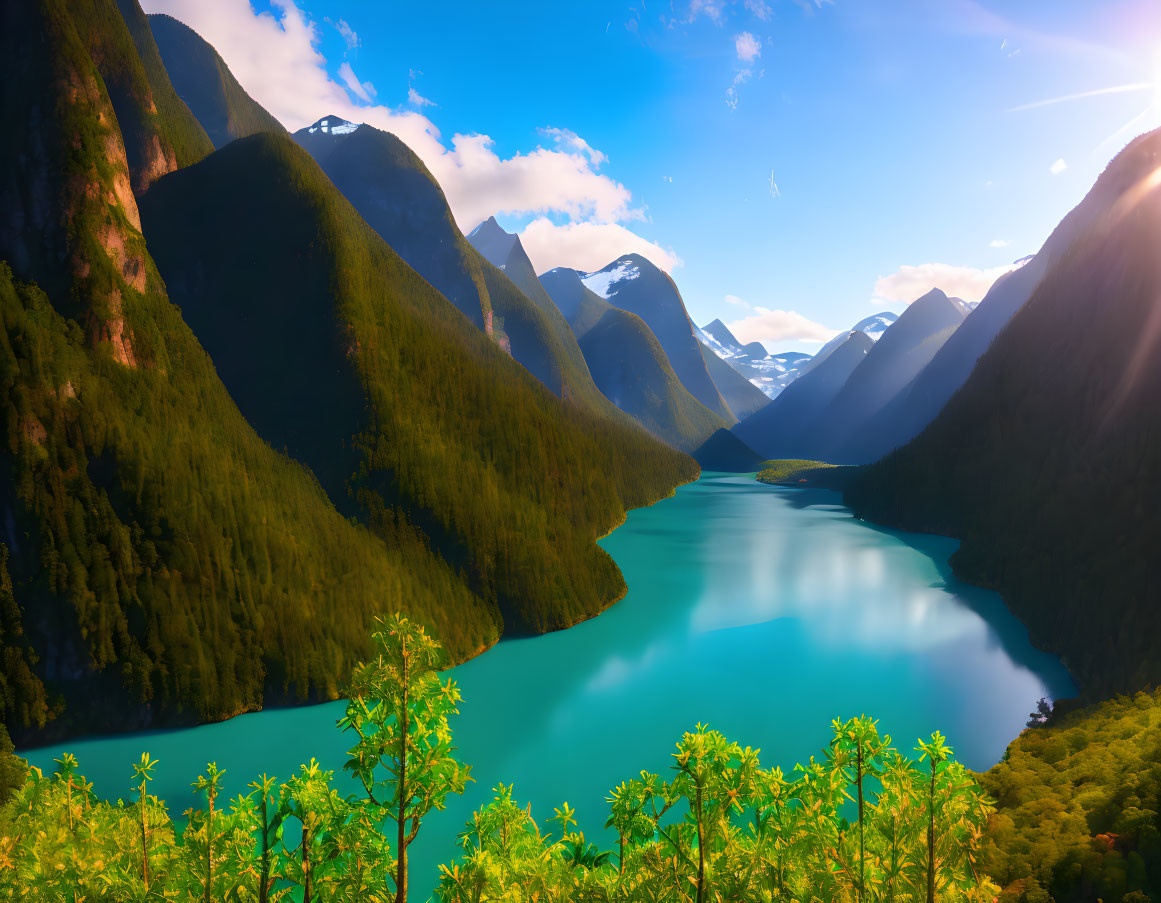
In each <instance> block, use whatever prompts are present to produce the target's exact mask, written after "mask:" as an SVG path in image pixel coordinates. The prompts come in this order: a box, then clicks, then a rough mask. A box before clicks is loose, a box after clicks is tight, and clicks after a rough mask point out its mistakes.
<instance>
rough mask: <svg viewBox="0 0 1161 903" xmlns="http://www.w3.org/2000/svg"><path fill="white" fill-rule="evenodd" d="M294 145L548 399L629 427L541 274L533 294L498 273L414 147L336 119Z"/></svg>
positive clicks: (319, 124) (306, 133)
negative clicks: (549, 393)
mask: <svg viewBox="0 0 1161 903" xmlns="http://www.w3.org/2000/svg"><path fill="white" fill-rule="evenodd" d="M294 139H295V141H297V142H298V143H299V144H301V145H302V146H303V147H304V148H306V150H307V151H308V152H309V153H310V154H311V156H313V157H314V158H315V160H316V161H317V162H318V164H319V165H320V166H321V167H322V169H323V172H325V173H326V174H327V176H328V177H329V178H330V179H331V181H332V182H333V183H334V184H335V186H336V187H337V188H338V189H339V190H340V191H341V192H342V193H343V195H344V196H345V197H346V198H347V200H348V201H350V202H351V204H352V205H353V206H354V208H355V209H356V210H357V211H358V212H359V214H360V216H362V217H363V218H364V219H365V220H366V221H367V223H368V224H370V226H371V228H373V229H374V230H375V231H376V232H378V233H379V235H380V236H381V237H382V238H383V240H384V241H386V242H387V244H388V245H390V246H391V248H392V250H394V251H395V252H396V253H397V254H398V255H399V256H400V257H402V258H403V259H404V260H405V261H406V262H407V263H408V264H409V265H410V266H412V267H414V268H415V270H416V271H417V272H418V273H419V274H420V275H421V276H422V277H423V278H424V279H426V280H427V281H428V282H430V283H431V284H432V285H433V286H434V287H435V288H436V289H437V290H438V291H439V292H440V293H441V294H443V295H444V296H445V297H447V299H448V300H450V301H451V302H452V303H453V304H454V305H455V306H456V307H457V308H459V310H460V311H461V312H462V313H463V314H464V315H466V316H467V317H468V318H469V319H470V320H472V322H473V323H475V324H476V326H477V327H478V328H480V329H482V330H483V331H484V332H485V333H487V334H488V335H490V336H492V337H493V339H494V340H495V341H496V342H497V343H499V344H500V346H501V347H503V348H505V349H506V350H507V351H509V352H510V353H511V355H512V357H513V358H515V359H516V360H517V361H519V362H520V363H521V364H523V365H524V367H525V368H526V369H527V370H528V371H529V372H530V373H531V374H532V375H533V376H535V377H536V378H537V379H538V380H540V382H541V383H543V384H544V385H545V386H547V387H548V389H549V390H550V391H552V392H553V393H555V394H556V395H559V396H561V397H562V398H567V399H568V400H569V401H571V402H572V403H574V404H576V405H578V406H580V407H582V408H585V409H586V410H588V411H590V412H593V413H597V414H600V415H603V416H606V417H608V418H610V419H612V420H614V421H616V422H618V423H621V424H622V425H624V426H631V425H632V421H631V420H630V419H629V418H628V417H626V416H625V415H624V414H622V413H621V412H620V411H619V410H617V408H616V407H614V406H613V404H612V403H610V402H609V400H608V399H606V398H605V397H604V396H603V395H602V394H601V393H600V391H599V390H598V389H597V387H596V385H595V384H594V383H593V379H592V376H591V375H590V374H589V370H588V366H587V365H586V364H585V359H584V356H583V355H582V353H581V350H580V348H579V347H577V342H576V339H575V338H574V337H573V335H572V333H571V331H570V330H569V328H568V324H567V323H566V322H565V321H564V318H563V317H562V316H561V315H560V311H558V310H557V309H556V306H555V305H554V304H553V303H552V301H551V300H550V299H549V298H548V296H547V295H545V293H544V290H543V289H542V288H541V287H540V284H539V283H538V282H536V276H535V274H534V273H533V274H532V277H531V285H530V286H529V288H527V289H526V288H525V287H524V286H528V285H529V282H528V280H527V279H525V280H523V284H518V283H516V282H514V281H513V279H511V278H509V277H510V276H512V275H514V273H513V272H507V271H502V270H501V269H500V268H499V267H497V266H495V265H493V263H492V262H489V260H488V259H487V258H486V255H482V254H481V253H480V252H479V251H478V250H477V249H476V248H475V247H473V246H472V244H471V243H470V242H469V241H468V240H467V239H465V238H464V236H463V234H462V233H461V232H460V230H459V228H458V227H457V226H456V222H455V218H454V217H453V216H452V212H451V208H450V207H448V203H447V199H446V198H445V197H444V194H443V190H442V189H441V188H440V187H439V183H438V182H436V180H435V178H434V176H432V174H431V173H430V172H429V171H428V169H427V167H426V166H424V165H423V161H421V160H420V159H419V157H418V156H416V154H415V153H414V152H413V151H412V150H411V149H410V148H409V147H407V145H405V144H404V143H403V142H402V141H400V140H399V139H398V138H396V137H395V136H394V135H392V134H390V133H389V132H383V131H380V130H379V129H376V128H374V127H372V126H369V125H358V126H356V125H355V124H354V123H347V122H345V121H344V120H342V119H339V118H338V117H337V116H326V117H323V119H320V120H319V121H318V122H317V123H315V124H314V125H312V126H310V127H309V128H305V129H300V130H299V131H298V132H296V133H295V135H294ZM497 228H499V227H497ZM521 253H523V252H521ZM528 269H529V271H531V264H528ZM529 292H531V294H529Z"/></svg>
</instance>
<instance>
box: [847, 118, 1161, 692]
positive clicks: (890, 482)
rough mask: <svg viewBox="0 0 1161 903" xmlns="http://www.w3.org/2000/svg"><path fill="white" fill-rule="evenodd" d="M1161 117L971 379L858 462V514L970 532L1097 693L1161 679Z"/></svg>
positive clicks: (979, 575) (852, 499)
mask: <svg viewBox="0 0 1161 903" xmlns="http://www.w3.org/2000/svg"><path fill="white" fill-rule="evenodd" d="M1159 166H1161V132H1153V133H1150V134H1149V135H1146V136H1144V137H1142V138H1139V139H1137V140H1136V141H1135V142H1133V143H1132V144H1131V145H1129V147H1128V148H1126V149H1125V150H1124V151H1123V152H1122V153H1121V154H1120V155H1119V156H1118V157H1117V159H1116V160H1114V161H1113V163H1112V164H1110V166H1109V168H1108V170H1107V171H1106V173H1105V175H1104V176H1102V177H1101V180H1102V182H1103V183H1105V184H1120V185H1122V186H1123V191H1122V193H1121V199H1120V200H1119V201H1118V202H1117V203H1116V204H1112V205H1110V206H1109V208H1108V210H1107V211H1106V212H1105V213H1104V214H1103V215H1101V216H1099V217H1097V218H1096V219H1095V220H1094V221H1093V222H1092V223H1090V224H1089V225H1088V226H1087V228H1086V229H1084V230H1083V231H1081V232H1080V233H1079V234H1078V235H1077V237H1076V238H1075V240H1074V241H1073V244H1072V247H1071V249H1070V250H1069V251H1068V253H1066V254H1063V255H1061V257H1060V258H1058V259H1056V260H1054V262H1053V263H1052V265H1051V266H1050V267H1049V268H1048V269H1047V271H1046V273H1045V275H1044V277H1043V278H1042V279H1041V281H1040V283H1039V285H1038V286H1037V288H1036V290H1035V292H1034V293H1033V294H1032V297H1031V298H1030V299H1029V300H1028V302H1027V303H1026V304H1025V305H1024V306H1023V307H1022V308H1021V309H1020V310H1019V311H1018V312H1017V313H1016V314H1015V316H1014V317H1013V318H1012V320H1011V321H1010V322H1009V323H1008V325H1007V327H1006V328H1005V329H1004V330H1003V331H1002V332H1001V333H1000V334H999V336H998V337H997V338H996V340H995V342H994V343H993V344H992V346H991V348H990V349H989V350H988V351H987V352H986V353H985V354H984V356H983V357H982V358H980V361H979V363H978V364H977V365H976V369H975V371H974V373H973V374H972V376H971V378H970V379H969V380H968V382H967V383H966V384H965V385H964V386H963V387H962V388H961V389H960V390H959V392H958V393H957V394H956V395H955V396H953V398H952V400H951V401H950V402H949V403H948V404H947V406H946V407H945V408H944V410H943V412H942V413H941V414H940V415H939V417H937V418H936V420H935V421H934V422H933V423H932V424H931V425H930V426H929V427H928V428H927V429H926V430H925V431H924V432H923V433H921V434H920V435H919V436H918V437H917V438H916V439H915V440H914V441H912V442H911V443H910V444H908V445H907V446H905V447H904V448H902V449H900V450H898V451H896V452H895V453H894V454H891V455H889V456H888V457H887V458H885V459H883V460H882V461H881V462H879V463H878V464H876V465H874V466H872V467H871V468H869V469H868V470H867V471H865V473H863V474H862V475H860V476H859V478H858V479H856V480H855V482H854V483H853V484H852V486H851V488H850V489H849V491H848V492H847V500H848V503H849V504H850V505H851V506H852V507H853V508H854V509H855V511H856V512H857V513H858V514H859V515H860V516H863V517H867V518H870V519H873V520H877V521H884V522H887V523H891V524H895V525H898V526H900V527H902V528H903V529H909V530H924V531H933V532H939V533H946V534H949V535H952V536H957V537H960V538H962V545H961V547H960V550H959V551H958V552H957V553H956V555H955V557H954V558H953V565H954V567H955V570H956V572H957V573H958V574H960V575H961V576H963V577H965V578H966V579H968V580H971V581H973V582H976V583H980V584H983V585H986V586H990V587H994V588H995V589H998V590H999V591H1000V592H1002V593H1003V595H1004V598H1005V600H1006V602H1007V603H1008V605H1009V606H1010V607H1011V609H1012V610H1013V611H1014V612H1015V613H1016V614H1017V615H1018V616H1019V617H1020V618H1021V619H1022V620H1023V621H1024V622H1025V623H1026V624H1027V625H1028V627H1029V630H1030V631H1031V635H1032V638H1033V640H1034V641H1035V642H1037V643H1039V644H1041V645H1043V646H1045V647H1047V648H1049V649H1051V650H1053V651H1055V652H1058V653H1061V654H1062V656H1063V658H1064V660H1065V662H1066V663H1067V664H1068V666H1069V667H1070V669H1071V670H1072V671H1073V673H1074V674H1076V675H1077V676H1078V677H1079V678H1080V681H1081V683H1082V684H1083V689H1084V691H1085V694H1086V695H1087V697H1088V698H1090V699H1095V698H1102V697H1104V696H1107V695H1108V694H1109V693H1111V692H1116V691H1124V692H1133V691H1136V690H1138V689H1141V688H1143V687H1147V686H1153V685H1157V684H1159V683H1161V656H1158V654H1157V637H1158V636H1159V635H1161V606H1159V605H1158V587H1159V586H1161V555H1159V554H1158V550H1159V549H1161V507H1159V506H1158V504H1157V502H1158V500H1159V499H1161V330H1159V329H1158V325H1157V324H1158V302H1157V299H1158V298H1159V297H1161V269H1159V268H1158V266H1157V262H1156V261H1157V254H1156V249H1157V247H1158V246H1159V245H1161V201H1159V197H1161V195H1159V190H1158V186H1159V182H1158V179H1157V172H1158V167H1159Z"/></svg>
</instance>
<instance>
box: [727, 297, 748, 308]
mask: <svg viewBox="0 0 1161 903" xmlns="http://www.w3.org/2000/svg"><path fill="white" fill-rule="evenodd" d="M722 300H723V301H725V302H726V304H733V305H736V306H738V307H749V306H750V303H749V302H748V301H743V300H742V299H741V298H739V297H738V296H737V295H726V297H725V298H723V299H722Z"/></svg>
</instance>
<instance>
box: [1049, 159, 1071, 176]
mask: <svg viewBox="0 0 1161 903" xmlns="http://www.w3.org/2000/svg"><path fill="white" fill-rule="evenodd" d="M1066 169H1068V164H1067V163H1065V162H1064V158H1063V157H1062V158H1061V159H1059V160H1057V161H1056V162H1055V163H1053V164H1052V165H1051V166H1050V167H1048V171H1049V172H1050V173H1052V174H1053V175H1054V176H1058V175H1060V174H1061V173H1062V172H1064V171H1065V170H1066Z"/></svg>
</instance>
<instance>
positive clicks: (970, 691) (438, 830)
mask: <svg viewBox="0 0 1161 903" xmlns="http://www.w3.org/2000/svg"><path fill="white" fill-rule="evenodd" d="M601 545H602V546H603V547H604V548H605V549H606V550H607V551H608V552H609V553H610V554H611V555H612V556H613V558H614V559H616V561H617V563H618V564H619V565H620V567H621V570H622V571H623V573H624V575H625V579H626V581H627V582H628V585H629V593H628V595H627V596H626V597H625V599H624V600H622V601H621V602H619V603H618V604H616V605H614V606H613V607H612V608H610V609H609V610H608V611H606V612H605V613H604V614H602V615H600V616H599V617H597V618H594V619H592V620H590V621H587V622H585V623H583V624H580V625H578V626H576V627H574V628H572V629H570V630H567V631H563V632H560V633H555V634H549V635H547V636H542V637H536V638H532V639H519V640H506V641H504V642H502V643H500V644H499V645H497V646H496V647H495V648H494V649H492V650H490V651H489V652H487V653H485V654H484V655H482V656H480V657H478V658H476V659H474V660H472V661H470V662H467V663H466V664H464V665H461V666H459V667H458V668H456V669H455V671H454V672H453V673H454V677H455V679H456V681H457V682H458V683H459V685H460V688H461V690H462V692H463V704H462V707H461V710H462V714H461V715H460V716H459V717H458V718H457V719H456V720H455V722H454V724H453V730H454V732H455V736H456V741H457V745H458V746H459V750H460V752H459V755H460V758H461V759H462V760H463V761H465V762H467V763H468V764H470V765H471V766H472V769H473V774H474V776H475V778H476V783H475V784H472V785H469V791H468V793H467V794H466V795H465V796H464V797H462V798H457V799H455V800H453V801H452V803H451V805H450V806H449V809H448V811H446V812H442V813H437V814H436V815H434V816H432V817H431V818H429V819H428V820H427V821H425V822H424V825H423V829H422V831H421V833H420V836H419V839H418V840H417V841H416V843H415V844H414V845H413V846H412V847H411V865H412V879H411V881H412V887H413V890H414V891H415V892H416V894H417V897H418V898H422V897H421V896H420V895H422V894H425V893H427V892H429V891H430V890H431V889H432V888H433V887H434V886H435V883H436V880H437V870H436V866H437V863H439V862H447V861H450V860H451V859H452V858H453V857H454V855H455V853H456V846H455V835H456V833H457V832H458V831H459V830H460V829H461V828H462V826H463V824H464V822H465V821H466V820H467V817H468V815H469V813H470V812H471V811H472V810H473V809H474V808H476V807H477V806H479V805H480V804H481V803H482V802H484V801H485V800H486V799H487V798H488V797H489V796H490V788H491V787H493V786H494V785H495V784H497V783H498V782H503V783H505V784H515V796H516V797H517V798H518V799H519V800H521V801H523V802H531V803H532V811H533V815H534V816H535V817H537V818H538V819H539V820H540V821H541V823H542V826H543V827H544V828H545V829H546V830H547V828H549V827H551V825H548V824H545V822H546V820H547V817H548V816H551V815H552V809H553V806H559V805H560V803H561V802H562V801H565V800H567V801H568V802H569V803H570V804H571V805H573V806H575V807H576V809H577V813H578V817H579V819H580V825H581V827H582V828H583V829H584V830H585V831H586V833H588V834H589V837H590V839H592V840H596V841H597V842H598V843H599V844H600V845H601V846H602V847H603V848H609V847H610V846H611V845H612V844H611V841H610V840H609V839H608V838H605V837H603V836H602V835H601V830H602V825H603V824H604V819H605V816H606V814H607V813H606V806H605V802H604V800H605V797H606V794H607V792H608V791H609V790H610V789H611V788H613V787H615V786H616V785H617V784H619V783H620V782H621V781H622V780H625V779H626V778H629V777H633V776H635V775H636V774H637V773H638V772H639V771H640V770H641V769H642V768H646V769H649V770H650V771H657V772H662V773H665V772H666V771H667V769H668V767H669V761H670V753H671V751H672V750H673V748H674V743H675V742H676V741H677V739H678V738H679V737H680V735H681V733H682V731H684V730H686V729H689V728H691V727H693V726H694V725H695V724H697V723H698V722H699V721H701V722H705V723H707V724H709V725H710V726H712V727H715V728H717V729H718V730H721V731H722V732H724V733H725V734H726V735H727V736H729V737H730V738H731V739H734V740H737V741H739V742H740V743H742V744H743V745H748V746H754V747H759V748H761V750H762V761H763V763H764V764H768V765H772V764H780V765H782V766H783V767H784V768H789V767H790V766H792V765H793V764H794V763H795V762H797V761H802V760H805V759H806V758H808V757H809V756H810V755H812V754H814V753H817V752H818V751H819V749H820V748H821V747H823V746H824V745H825V744H826V742H827V740H828V739H829V731H830V721H831V719H832V718H833V717H836V716H841V717H844V718H846V717H850V716H852V715H858V714H861V713H867V714H870V715H872V716H874V717H877V718H878V719H880V723H879V727H880V730H881V731H884V732H886V733H889V734H891V736H892V737H894V738H895V742H896V745H897V746H898V748H900V749H901V750H904V751H910V750H911V748H912V747H913V746H914V745H915V740H916V738H917V737H919V736H924V737H926V736H927V735H929V734H930V733H931V732H932V731H934V730H936V729H939V730H942V731H943V732H944V733H945V734H946V735H947V736H948V738H949V741H950V743H951V745H952V747H953V748H954V749H955V752H956V755H957V757H958V758H959V759H960V760H961V761H963V762H964V763H965V764H967V765H968V766H969V767H971V768H975V769H985V768H987V767H989V766H991V765H992V764H994V763H995V762H996V761H997V760H998V759H999V757H1000V756H1001V755H1002V754H1003V751H1004V748H1005V747H1006V746H1007V744H1008V743H1009V742H1010V741H1011V740H1012V738H1013V737H1015V736H1016V735H1017V734H1018V733H1019V732H1020V730H1021V729H1022V728H1023V727H1024V722H1025V721H1026V720H1027V717H1028V713H1029V712H1030V711H1031V710H1032V709H1033V708H1035V704H1036V701H1037V700H1038V699H1039V698H1040V697H1042V696H1048V697H1052V698H1059V697H1063V696H1069V695H1072V694H1073V693H1074V692H1075V690H1074V687H1073V684H1072V681H1071V680H1070V679H1069V676H1068V673H1067V672H1066V671H1065V669H1064V668H1063V666H1062V665H1061V664H1060V662H1059V661H1057V660H1056V659H1055V658H1053V657H1052V656H1049V655H1046V654H1044V653H1041V652H1038V651H1037V650H1035V649H1033V648H1032V647H1031V645H1030V644H1029V642H1028V635H1027V631H1026V630H1025V629H1024V627H1023V626H1022V625H1021V624H1020V623H1019V622H1018V621H1017V620H1016V619H1015V618H1014V617H1013V616H1012V615H1011V614H1010V613H1009V612H1008V611H1007V609H1006V608H1005V607H1004V605H1003V603H1002V602H1001V600H1000V598H999V597H998V596H997V595H996V594H994V593H991V592H988V591H985V590H980V589H977V588H974V587H970V586H967V585H965V584H963V583H960V582H958V581H956V580H955V579H954V578H953V577H952V576H951V572H950V568H949V567H948V564H947V559H948V556H949V555H951V554H952V552H954V551H955V548H956V543H955V542H954V541H952V540H948V539H944V538H940V537H931V536H920V535H915V534H904V533H898V532H894V531H889V530H881V529H878V528H875V527H872V526H868V525H866V524H863V523H861V522H859V521H857V520H855V519H854V518H853V517H852V516H851V514H850V512H849V511H848V510H847V509H845V508H843V507H842V506H841V505H840V504H839V496H838V495H837V494H835V493H831V492H825V491H821V490H800V489H788V488H779V487H771V486H764V485H762V484H760V483H757V482H755V481H754V479H753V477H752V476H745V475H733V474H713V473H707V474H705V475H703V476H702V478H701V479H700V480H698V481H697V482H696V483H692V484H690V485H688V486H684V487H682V488H680V489H678V491H677V494H676V495H675V496H674V497H673V498H671V499H666V500H664V501H662V502H659V503H657V504H656V505H654V506H652V507H651V508H643V509H639V510H636V511H632V512H630V514H629V516H628V519H627V520H626V522H625V524H624V525H623V526H622V527H620V528H619V529H617V530H616V531H615V532H614V533H613V534H612V535H610V536H608V537H607V538H605V539H604V540H602V541H601ZM342 708H343V704H342V703H331V704H327V705H320V706H312V707H307V708H299V709H279V710H271V711H265V712H260V713H257V714H253V715H246V716H243V717H240V718H235V719H233V720H232V721H227V722H224V723H221V724H212V725H205V726H202V727H197V728H190V729H184V730H175V731H164V732H152V733H141V734H134V735H128V736H118V737H111V738H103V739H94V740H83V741H75V742H70V743H67V744H64V745H63V746H60V747H52V748H43V749H36V750H32V751H30V752H29V753H27V755H28V757H29V759H30V761H31V762H32V764H34V765H38V766H40V767H41V768H44V769H46V770H51V769H52V767H53V766H52V760H53V759H54V758H55V757H57V756H59V755H60V754H61V753H62V752H63V751H65V750H68V751H71V752H73V753H75V754H76V755H77V757H78V758H79V760H80V766H81V772H82V773H83V774H84V775H85V776H86V777H87V778H88V779H89V780H91V781H92V782H93V784H94V788H95V790H96V792H97V793H98V794H100V795H102V796H107V797H111V798H116V797H118V796H120V795H122V794H125V793H126V792H127V789H128V782H129V776H130V764H131V763H132V762H133V761H134V760H137V759H139V758H140V755H141V753H142V752H143V751H146V750H148V751H149V752H150V753H151V754H152V755H153V756H154V757H155V758H157V759H158V760H160V764H159V766H158V772H159V776H158V780H157V781H155V782H154V784H153V789H154V791H155V792H156V793H157V794H158V795H159V796H160V797H161V798H162V799H164V800H166V801H167V803H168V804H169V806H170V808H171V811H172V812H174V813H175V814H180V813H181V812H183V811H184V810H185V809H187V808H188V807H189V806H191V805H194V800H193V796H192V793H191V790H190V782H191V781H192V780H193V779H194V778H195V777H196V776H197V775H198V774H200V773H201V771H202V770H203V769H204V767H205V765H206V762H207V761H209V760H215V761H216V762H217V763H218V765H219V766H220V767H223V768H225V769H226V770H227V772H228V774H227V779H228V783H229V788H228V789H229V791H230V794H231V795H233V794H235V793H237V792H238V791H240V790H242V789H243V787H244V786H245V784H246V783H247V782H248V781H250V780H251V779H252V778H253V777H255V776H256V775H257V774H259V773H260V772H263V771H265V772H268V773H270V774H272V775H277V776H279V777H281V778H286V777H288V776H289V775H290V774H291V773H292V772H293V771H295V770H296V769H297V766H298V765H299V764H300V763H301V762H304V761H308V760H309V759H310V758H311V757H315V758H317V759H318V760H319V761H320V762H321V763H322V764H323V765H324V767H326V768H332V769H334V770H335V772H336V779H337V780H338V781H339V782H340V785H341V786H343V787H351V789H352V790H353V786H351V785H350V784H348V782H347V781H346V779H345V777H343V776H342V775H341V770H342V763H343V761H344V760H345V755H344V752H345V750H346V749H347V747H348V746H349V745H350V742H349V740H348V738H347V737H345V736H344V735H342V734H340V733H339V732H338V731H337V730H336V729H335V727H334V723H335V720H336V719H337V718H338V717H339V715H340V714H341V712H342Z"/></svg>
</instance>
